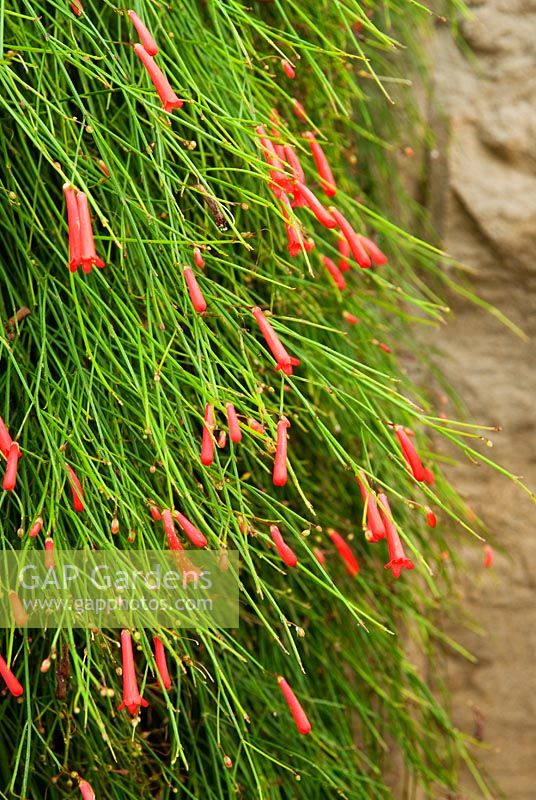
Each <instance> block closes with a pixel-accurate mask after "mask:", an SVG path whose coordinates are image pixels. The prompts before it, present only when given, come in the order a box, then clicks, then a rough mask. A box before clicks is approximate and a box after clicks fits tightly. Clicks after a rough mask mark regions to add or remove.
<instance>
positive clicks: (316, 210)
mask: <svg viewBox="0 0 536 800" xmlns="http://www.w3.org/2000/svg"><path fill="white" fill-rule="evenodd" d="M297 189H298V195H299V197H300V199H301V200H303V201H304V202H305V203H306V205H307V207H308V208H310V209H311V211H312V212H313V214H314V215H315V217H316V218H317V220H318V221H319V222H320V224H321V225H323V226H324V227H325V228H336V227H337V222H336V220H335V219H333V217H332V216H331V214H330V213H329V211H328V210H327V209H326V208H324V206H323V205H322V203H321V202H320V200H319V199H318V197H316V195H315V194H314V192H312V191H311V190H310V189H309V187H308V186H306V185H305V184H304V183H298V184H297Z"/></svg>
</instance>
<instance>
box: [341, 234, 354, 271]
mask: <svg viewBox="0 0 536 800" xmlns="http://www.w3.org/2000/svg"><path fill="white" fill-rule="evenodd" d="M337 248H338V250H339V256H340V258H339V269H340V271H341V272H348V270H349V269H350V262H349V261H348V259H349V258H350V255H351V253H352V251H351V249H350V245H349V244H348V240H347V239H346V238H345V237H344V236H339V239H338V241H337Z"/></svg>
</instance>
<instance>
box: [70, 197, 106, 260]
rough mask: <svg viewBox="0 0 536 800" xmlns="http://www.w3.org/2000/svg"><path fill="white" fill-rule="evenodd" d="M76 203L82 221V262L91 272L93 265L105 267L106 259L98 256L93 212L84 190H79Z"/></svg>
mask: <svg viewBox="0 0 536 800" xmlns="http://www.w3.org/2000/svg"><path fill="white" fill-rule="evenodd" d="M76 203H77V205H78V218H79V221H80V263H81V264H82V269H83V271H84V272H91V268H92V267H99V268H102V267H104V261H103V260H102V258H99V257H98V255H97V253H96V251H95V242H94V240H93V228H92V225H91V214H90V213H89V204H88V201H87V196H86V195H85V194H84V192H78V194H77V195H76Z"/></svg>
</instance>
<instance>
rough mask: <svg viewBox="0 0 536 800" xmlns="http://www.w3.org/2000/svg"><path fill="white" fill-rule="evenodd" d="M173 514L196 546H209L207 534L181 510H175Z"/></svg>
mask: <svg viewBox="0 0 536 800" xmlns="http://www.w3.org/2000/svg"><path fill="white" fill-rule="evenodd" d="M173 516H174V517H175V519H176V520H177V522H178V523H179V525H180V526H181V528H182V530H183V531H184V533H185V534H186V536H187V537H188V539H189V540H190V541H191V543H192V544H193V545H195V546H196V547H206V546H207V539H206V536H204V535H203V534H202V533H201V531H200V530H198V529H197V528H196V527H195V525H194V524H193V523H192V522H190V520H189V519H187V518H186V517H185V516H184V514H181V513H180V511H174V512H173Z"/></svg>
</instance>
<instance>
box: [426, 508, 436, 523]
mask: <svg viewBox="0 0 536 800" xmlns="http://www.w3.org/2000/svg"><path fill="white" fill-rule="evenodd" d="M425 511H426V522H427V523H428V525H429V526H430V527H431V528H435V526H436V525H437V517H436V515H435V514H434V512H433V511H432V509H431V508H428V506H426V509H425Z"/></svg>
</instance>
